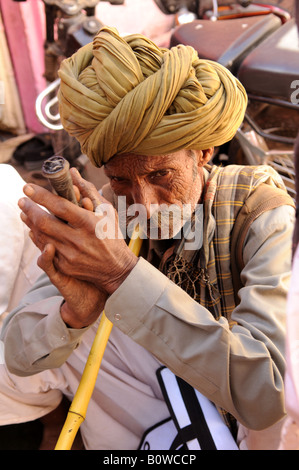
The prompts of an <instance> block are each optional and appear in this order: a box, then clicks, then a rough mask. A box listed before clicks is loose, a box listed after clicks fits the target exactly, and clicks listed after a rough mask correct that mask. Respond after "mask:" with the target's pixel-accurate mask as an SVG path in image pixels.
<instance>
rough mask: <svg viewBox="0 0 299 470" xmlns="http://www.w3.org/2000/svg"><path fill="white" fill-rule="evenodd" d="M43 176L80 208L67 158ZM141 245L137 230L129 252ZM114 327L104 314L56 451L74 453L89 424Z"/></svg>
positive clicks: (53, 162)
mask: <svg viewBox="0 0 299 470" xmlns="http://www.w3.org/2000/svg"><path fill="white" fill-rule="evenodd" d="M43 173H44V175H45V176H46V177H47V178H48V179H49V181H50V183H51V185H52V187H53V188H54V190H55V192H56V193H57V194H58V195H59V196H62V197H64V198H66V199H68V200H70V201H71V202H73V203H74V204H77V205H78V202H77V199H76V197H75V193H74V190H73V183H72V178H71V176H70V173H69V163H68V162H67V161H66V160H65V159H64V158H63V157H51V158H49V159H48V160H46V161H45V162H44V165H43ZM141 245H142V239H141V238H140V237H138V229H137V228H136V229H135V231H134V233H133V235H132V238H131V240H130V243H129V248H130V249H131V250H132V252H133V253H134V254H135V255H136V256H138V255H139V252H140V248H141ZM112 326H113V324H112V322H111V321H110V320H109V319H108V318H107V317H106V315H105V312H102V316H101V320H100V323H99V326H98V330H97V332H96V335H95V338H94V341H93V344H92V347H91V350H90V353H89V356H88V358H87V361H86V364H85V368H84V371H83V374H82V377H81V380H80V383H79V386H78V389H77V391H76V393H75V396H74V398H73V401H72V403H71V406H70V408H69V411H68V414H67V417H66V420H65V423H64V426H63V428H62V431H61V433H60V436H59V438H58V441H57V443H56V446H55V450H71V447H72V445H73V442H74V439H75V437H76V435H77V432H78V430H79V428H80V425H81V424H82V422H83V421H84V420H85V417H86V412H87V408H88V405H89V402H90V399H91V396H92V393H93V390H94V387H95V383H96V380H97V376H98V373H99V369H100V366H101V362H102V359H103V355H104V352H105V349H106V346H107V342H108V339H109V336H110V333H111V330H112Z"/></svg>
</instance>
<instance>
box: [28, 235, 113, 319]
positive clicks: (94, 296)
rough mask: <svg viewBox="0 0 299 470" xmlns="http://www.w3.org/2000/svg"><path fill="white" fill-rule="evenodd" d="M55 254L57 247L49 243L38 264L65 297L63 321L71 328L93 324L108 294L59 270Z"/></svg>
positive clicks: (62, 308)
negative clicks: (55, 263)
mask: <svg viewBox="0 0 299 470" xmlns="http://www.w3.org/2000/svg"><path fill="white" fill-rule="evenodd" d="M54 256H55V248H54V246H53V245H51V244H48V245H46V246H45V248H44V250H43V252H42V253H41V255H40V257H39V258H38V260H37V264H38V266H39V267H40V268H41V269H43V270H44V271H45V273H46V274H47V275H48V277H49V279H50V281H51V282H52V284H54V286H56V287H57V288H58V290H59V292H60V293H61V295H62V296H63V298H64V299H65V303H63V305H62V307H61V309H60V314H61V317H62V319H63V321H64V322H65V323H66V324H67V325H68V326H69V327H71V328H83V327H84V326H88V325H91V324H92V323H94V322H95V321H96V320H97V318H98V317H99V315H100V314H101V312H102V311H103V310H104V305H105V302H106V300H107V295H106V294H104V292H102V291H100V290H99V289H98V288H97V287H95V286H94V285H93V284H91V283H90V282H86V281H79V280H77V279H75V278H73V277H70V276H66V275H65V274H62V273H61V272H59V271H58V270H57V269H56V268H55V266H54V264H53V260H54Z"/></svg>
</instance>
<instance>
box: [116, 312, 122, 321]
mask: <svg viewBox="0 0 299 470" xmlns="http://www.w3.org/2000/svg"><path fill="white" fill-rule="evenodd" d="M120 319H121V315H120V314H119V313H116V314H115V315H114V320H116V321H118V320H120Z"/></svg>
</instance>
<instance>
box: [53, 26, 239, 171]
mask: <svg viewBox="0 0 299 470" xmlns="http://www.w3.org/2000/svg"><path fill="white" fill-rule="evenodd" d="M59 77H60V79H61V85H60V90H59V95H58V96H59V103H60V106H59V112H60V117H61V122H62V125H63V126H64V128H65V130H66V131H67V132H68V133H69V134H70V135H72V136H74V137H76V139H77V140H78V141H79V142H80V144H81V150H82V152H83V153H85V154H86V155H87V156H88V157H89V159H90V160H91V161H92V163H93V164H94V165H96V166H101V165H102V164H104V163H105V162H107V161H108V160H109V159H110V158H111V157H113V156H114V155H116V154H122V153H134V154H142V155H162V154H166V153H172V152H176V151H178V150H181V149H198V150H203V149H207V148H210V147H214V146H219V145H221V144H223V143H225V142H228V141H229V140H231V139H232V138H233V136H234V135H235V133H236V131H237V129H238V127H239V126H240V124H241V123H242V121H243V118H244V113H245V109H246V106H247V96H246V93H245V90H244V88H243V86H242V85H241V83H240V82H239V81H238V80H237V79H236V78H235V77H234V76H233V75H232V74H231V73H230V72H229V71H228V70H227V69H226V68H224V67H223V66H221V65H219V64H217V63H216V62H212V61H208V60H201V59H199V58H198V56H197V53H196V52H195V50H194V49H193V48H192V47H190V46H184V45H178V46H176V47H173V48H171V49H161V48H159V47H157V46H156V45H155V44H154V43H153V42H152V41H150V40H149V39H147V38H146V37H144V36H141V35H139V34H134V35H130V36H126V37H124V38H122V37H120V36H119V35H118V33H117V30H116V29H114V28H110V27H104V28H102V29H101V30H100V31H99V33H98V34H97V35H96V37H95V38H94V41H93V43H90V44H88V45H87V46H84V47H82V48H81V49H79V50H78V51H77V52H76V53H75V54H74V55H73V56H72V57H70V58H68V59H66V60H64V61H63V62H62V64H61V67H60V70H59Z"/></svg>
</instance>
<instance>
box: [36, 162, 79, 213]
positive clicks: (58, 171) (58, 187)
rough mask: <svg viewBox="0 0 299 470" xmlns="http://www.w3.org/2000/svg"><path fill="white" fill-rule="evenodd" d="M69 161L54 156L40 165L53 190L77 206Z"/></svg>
mask: <svg viewBox="0 0 299 470" xmlns="http://www.w3.org/2000/svg"><path fill="white" fill-rule="evenodd" d="M69 170H70V164H69V162H68V161H67V160H66V159H65V158H63V157H60V156H54V157H50V158H48V160H45V161H44V163H43V166H42V172H43V175H44V176H45V177H46V178H48V181H49V182H50V183H51V186H52V188H53V189H54V192H55V193H56V194H58V195H59V196H61V197H64V198H65V199H67V200H68V201H71V202H73V203H74V204H76V205H77V206H78V205H79V204H78V201H77V199H76V196H75V192H74V187H73V181H72V177H71V174H70V171H69Z"/></svg>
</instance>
